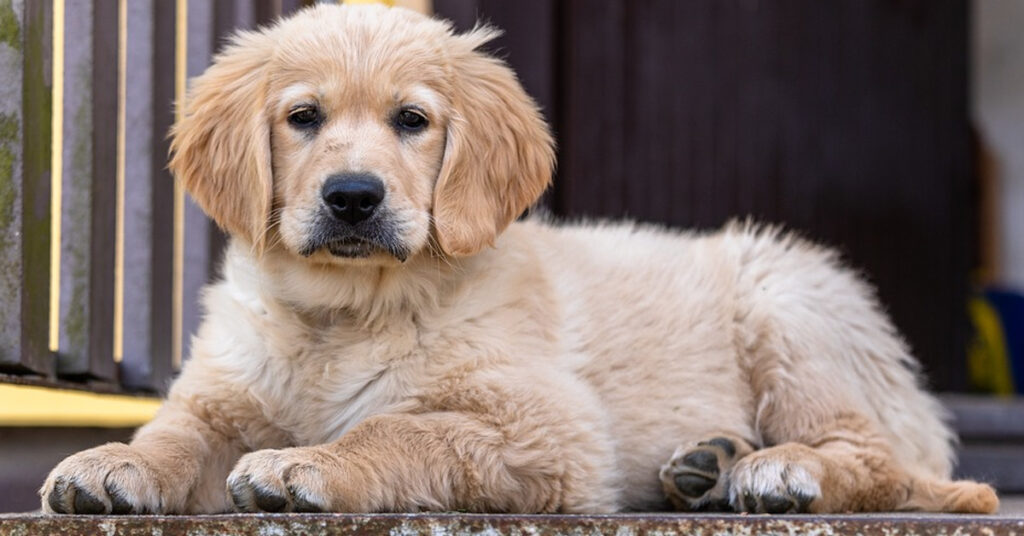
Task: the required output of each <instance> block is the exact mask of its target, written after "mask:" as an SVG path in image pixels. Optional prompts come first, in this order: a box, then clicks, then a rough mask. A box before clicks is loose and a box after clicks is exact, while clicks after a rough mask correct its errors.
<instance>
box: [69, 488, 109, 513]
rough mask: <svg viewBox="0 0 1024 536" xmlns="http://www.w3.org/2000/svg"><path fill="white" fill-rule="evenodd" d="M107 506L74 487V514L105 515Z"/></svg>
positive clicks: (91, 495) (93, 496) (86, 492)
mask: <svg viewBox="0 0 1024 536" xmlns="http://www.w3.org/2000/svg"><path fill="white" fill-rule="evenodd" d="M106 510H107V506H106V505H105V504H103V501H101V500H100V499H99V498H98V497H96V496H95V495H93V494H91V493H89V492H88V491H85V490H84V489H82V488H81V487H79V486H75V513H76V514H87V515H96V514H105V513H106Z"/></svg>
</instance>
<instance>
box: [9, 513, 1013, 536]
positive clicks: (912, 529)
mask: <svg viewBox="0 0 1024 536" xmlns="http://www.w3.org/2000/svg"><path fill="white" fill-rule="evenodd" d="M45 534H64V535H70V536H74V535H80V534H81V535H93V534H104V535H106V536H115V535H118V536H141V535H151V534H159V535H161V536H185V535H189V536H200V535H202V536H215V535H240V536H246V535H259V536H270V535H275V536H276V535H282V536H283V535H295V536H311V535H314V534H315V535H342V534H394V535H403V536H404V535H418V534H424V535H431V536H447V535H463V534H466V535H469V534H487V535H501V534H510V535H522V534H531V535H534V534H537V535H548V534H552V535H554V534H574V535H590V534H614V535H616V536H625V535H638V534H659V535H666V536H667V535H684V534H708V535H710V534H743V535H750V536H753V535H760V534H772V535H777V534H820V535H833V534H835V535H852V534H864V535H874V534H886V535H889V536H896V535H903V534H906V535H923V534H934V535H954V534H956V535H969V534H985V535H993V536H999V535H1007V536H1010V535H1014V536H1018V535H1024V517H1019V516H957V515H935V514H874V515H829V516H810V515H805V516H798V515H786V516H768V515H699V514H698V515H694V514H688V515H673V514H645V515H608V516H565V515H525V516H524V515H493V514H487V515H469V514H378V515H356V514H264V515H249V514H235V515H218V516H43V515H38V514H15V515H9V514H8V515H0V535H2V536H8V535H10V536H29V535H33V536H34V535H45Z"/></svg>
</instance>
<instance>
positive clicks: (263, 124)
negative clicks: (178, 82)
mask: <svg viewBox="0 0 1024 536" xmlns="http://www.w3.org/2000/svg"><path fill="white" fill-rule="evenodd" d="M267 43H268V39H267V37H266V36H265V35H263V34H258V33H241V34H238V35H237V36H236V37H235V38H234V39H233V41H232V43H231V45H230V46H228V47H227V48H226V49H225V50H224V52H222V53H221V54H219V55H218V56H217V57H216V58H215V59H214V62H213V65H212V66H210V68H209V69H207V70H206V72H205V73H203V74H202V75H201V76H199V77H197V78H195V79H194V80H193V81H192V87H191V89H190V90H189V92H188V95H187V96H186V98H185V102H184V103H181V102H179V103H178V106H179V107H181V108H182V111H183V114H182V116H181V118H180V119H179V120H178V122H177V123H176V124H175V125H174V127H173V128H172V129H171V137H172V140H171V153H172V155H171V161H170V165H169V167H170V169H171V172H172V173H173V174H174V176H175V178H176V179H177V180H179V181H181V184H182V186H183V187H184V188H185V190H186V191H188V192H189V193H190V194H191V195H192V198H193V199H195V200H196V202H197V203H198V204H199V206H200V207H201V208H202V209H203V211H205V212H206V213H207V214H208V215H209V216H210V217H211V218H213V219H214V221H216V222H217V224H218V225H220V226H221V228H223V229H225V230H226V231H228V232H229V233H231V234H232V235H233V236H238V237H242V238H244V239H245V240H247V241H249V243H250V244H252V246H253V247H254V249H255V250H256V251H261V250H262V248H263V245H264V241H265V239H266V236H265V235H266V229H267V225H268V219H269V218H270V207H271V202H272V199H273V178H272V171H271V160H270V118H269V117H268V116H267V111H266V106H267V103H266V100H267V99H266V92H267V89H266V76H265V73H264V65H265V64H266V62H267V58H268V57H269V56H270V51H269V50H268V45H267Z"/></svg>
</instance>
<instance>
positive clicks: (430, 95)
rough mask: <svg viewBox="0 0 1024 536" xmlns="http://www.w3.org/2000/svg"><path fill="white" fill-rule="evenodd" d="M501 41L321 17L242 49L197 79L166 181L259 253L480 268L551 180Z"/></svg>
mask: <svg viewBox="0 0 1024 536" xmlns="http://www.w3.org/2000/svg"><path fill="white" fill-rule="evenodd" d="M495 36H496V32H495V31H493V30H491V29H487V28H482V29H477V30H474V31H472V32H470V33H467V34H462V35H456V34H454V33H453V32H452V30H451V27H450V26H449V25H448V24H447V23H445V22H442V21H437V20H432V19H429V18H427V17H424V16H422V15H419V14H416V13H413V12H411V11H406V10H402V9H389V8H385V7H380V6H317V7H315V8H312V9H307V10H305V11H303V12H301V13H299V14H298V15H296V16H294V17H292V18H290V19H288V20H285V21H283V22H281V23H279V24H277V25H276V26H273V27H271V28H268V29H265V30H263V31H260V32H243V33H240V34H238V35H236V36H235V38H234V39H233V41H232V42H231V44H230V45H229V46H228V47H227V48H226V50H225V51H224V52H223V53H222V54H220V55H219V56H218V57H217V58H216V59H215V60H214V63H213V65H212V66H211V67H210V68H209V69H208V70H207V71H206V73H204V74H203V75H202V76H200V77H198V78H196V79H195V80H193V83H192V87H191V89H190V91H189V94H188V96H187V98H186V99H185V103H184V105H183V106H184V110H183V111H184V113H183V117H182V119H181V120H180V121H179V122H178V123H177V124H176V125H175V126H174V128H173V129H172V138H173V139H172V143H171V150H172V157H171V162H170V168H171V170H172V172H173V173H174V175H175V176H176V177H177V179H178V180H180V181H182V184H183V185H184V187H185V189H186V190H187V191H188V192H189V193H190V194H191V195H192V196H193V198H195V200H196V201H197V202H198V203H199V205H200V206H201V207H202V208H203V209H204V210H205V211H206V212H207V213H208V214H209V215H210V216H211V217H212V218H213V219H214V220H216V222H217V223H218V224H219V225H220V226H221V227H223V228H224V229H226V230H227V231H228V232H230V233H231V234H232V235H234V236H235V237H237V238H239V239H241V240H244V241H246V242H248V243H249V244H251V245H252V247H253V249H254V251H257V252H261V251H265V250H267V249H270V248H285V249H286V250H288V251H289V252H291V253H292V254H294V255H297V256H301V257H304V258H307V259H310V260H311V261H315V262H333V263H362V264H388V263H396V262H401V261H404V260H405V259H407V258H409V257H411V256H413V255H416V254H418V253H420V252H421V251H423V250H425V249H426V247H427V244H428V243H429V242H430V240H431V239H433V240H436V243H437V245H438V246H439V247H440V249H441V250H443V252H444V253H445V254H448V255H453V256H466V255H472V254H474V253H476V252H477V251H479V250H480V249H481V248H483V247H485V246H487V245H489V244H491V243H492V242H493V240H494V239H495V237H496V236H497V235H498V234H499V233H500V232H501V231H502V230H503V229H504V228H505V227H506V226H508V225H509V224H510V223H511V222H512V221H513V220H514V219H515V218H516V217H517V216H519V215H520V214H521V213H522V212H523V211H524V210H525V209H526V208H527V207H528V206H529V205H530V204H532V203H533V202H534V201H536V199H537V198H538V197H539V195H540V194H541V192H543V190H544V188H546V187H547V185H548V183H549V181H550V178H551V168H552V165H553V150H552V141H551V137H550V134H549V133H548V130H547V126H546V125H545V123H544V121H543V119H542V118H541V116H540V114H539V112H538V110H537V107H536V105H535V104H534V102H533V101H532V100H531V99H530V97H528V96H527V95H526V93H525V92H524V91H523V89H522V87H521V86H520V85H519V83H518V81H517V80H516V77H515V74H514V73H512V71H511V70H509V69H508V67H506V66H505V65H504V64H503V63H502V62H501V61H499V60H496V59H494V58H492V57H489V56H487V55H485V54H483V53H481V52H480V51H479V50H478V49H479V47H480V46H481V45H483V44H484V43H486V42H487V41H489V40H490V39H492V38H493V37H495Z"/></svg>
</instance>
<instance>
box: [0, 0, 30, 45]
mask: <svg viewBox="0 0 1024 536" xmlns="http://www.w3.org/2000/svg"><path fill="white" fill-rule="evenodd" d="M30 1H32V0H30ZM0 43H5V44H6V45H7V46H9V47H11V48H13V49H14V50H21V24H20V21H18V16H17V14H16V13H14V7H13V6H12V5H11V0H0Z"/></svg>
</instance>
